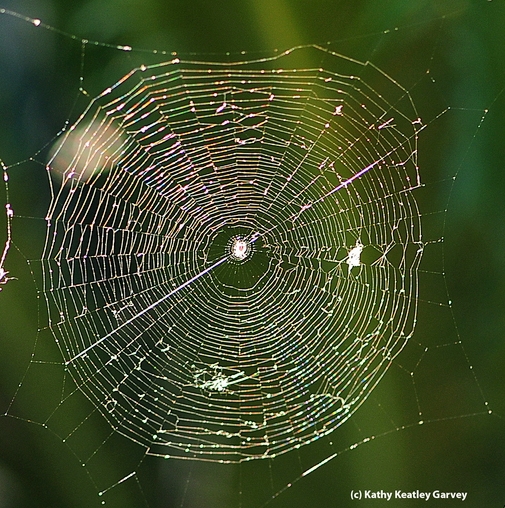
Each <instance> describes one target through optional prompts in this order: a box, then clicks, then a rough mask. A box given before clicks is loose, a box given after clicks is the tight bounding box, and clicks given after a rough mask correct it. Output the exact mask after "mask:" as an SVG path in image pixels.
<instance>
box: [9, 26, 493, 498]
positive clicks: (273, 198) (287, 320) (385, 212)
mask: <svg viewBox="0 0 505 508" xmlns="http://www.w3.org/2000/svg"><path fill="white" fill-rule="evenodd" d="M32 22H33V23H34V24H35V25H36V26H39V25H40V22H38V20H35V21H32ZM73 38H74V39H75V37H73ZM80 42H81V44H82V54H81V56H82V58H83V59H84V57H85V56H87V55H88V52H89V51H90V50H89V48H88V41H80ZM112 49H115V51H118V50H119V51H120V52H121V53H123V54H125V55H128V54H129V53H131V51H132V48H130V47H127V46H121V47H118V48H112ZM168 56H169V59H168V61H164V62H162V63H159V62H157V63H155V64H140V65H132V66H131V67H132V70H131V72H129V73H128V74H126V75H125V76H124V77H123V78H121V79H120V80H119V81H117V82H116V83H114V84H110V83H109V85H110V87H109V88H106V89H105V90H103V92H101V93H99V94H98V95H96V97H95V98H93V99H89V101H88V104H87V107H86V108H85V109H84V112H83V113H82V114H81V115H80V116H79V117H78V119H77V120H76V121H72V122H69V124H68V125H66V126H65V128H64V130H63V131H62V133H61V135H59V136H58V137H57V139H56V140H55V142H54V143H53V144H52V145H51V147H50V149H48V150H46V151H45V152H44V151H41V152H40V153H38V154H37V156H36V157H34V158H33V159H32V160H34V161H35V162H37V164H38V165H39V167H40V165H42V166H43V167H44V168H45V172H46V175H47V181H48V183H49V187H50V196H51V197H50V203H49V206H48V208H47V210H44V212H43V213H45V218H44V221H43V222H44V227H43V229H44V236H45V239H44V242H43V243H44V247H43V252H42V255H41V256H39V255H38V254H37V255H34V256H29V261H28V264H29V267H30V270H31V271H32V275H33V277H34V280H35V283H36V286H37V288H38V292H39V296H40V301H41V309H40V314H41V316H40V322H41V325H40V332H39V335H40V337H39V343H43V342H45V339H46V338H47V337H46V335H45V334H46V332H49V333H50V334H51V335H52V337H53V339H54V342H55V343H56V344H57V347H58V351H59V354H58V355H56V359H54V355H53V357H52V358H51V360H48V355H47V353H45V352H42V353H41V352H40V351H39V350H37V352H36V353H35V354H34V356H33V357H32V360H31V362H30V367H29V369H28V374H30V372H33V371H34V370H35V368H36V367H37V366H38V365H47V366H51V365H52V366H56V367H58V368H59V369H60V370H61V371H62V372H63V380H62V382H61V384H62V389H61V392H60V393H59V399H58V400H57V401H56V402H55V403H54V404H53V406H52V411H51V412H50V414H49V415H46V416H45V417H42V416H39V417H33V416H29V417H28V421H32V422H43V426H44V427H45V428H49V429H51V430H52V431H54V432H55V433H56V435H57V436H60V438H61V440H62V441H64V442H66V443H68V446H69V447H70V448H71V449H72V451H73V452H74V453H75V454H76V455H77V457H78V459H79V461H80V462H81V464H82V465H83V466H85V467H86V468H87V469H89V474H90V476H91V477H92V481H93V482H94V484H95V485H96V487H97V490H98V491H100V494H105V493H106V492H107V493H108V492H109V491H110V490H111V489H112V490H116V491H119V490H120V489H121V485H123V484H126V483H127V481H128V480H130V479H131V478H135V479H136V481H137V482H138V481H139V471H140V469H141V467H140V466H141V464H142V463H143V462H145V461H146V460H147V458H148V457H150V456H154V457H163V458H167V459H175V458H177V459H188V463H189V464H190V467H191V468H192V469H190V471H193V473H191V472H189V473H187V487H186V489H191V487H188V485H192V484H191V483H190V478H192V475H193V477H194V476H196V477H197V476H198V471H199V467H200V466H199V465H200V464H204V463H207V462H219V463H226V464H231V465H230V466H220V467H234V466H233V464H235V463H240V464H239V467H240V468H244V469H240V471H244V473H241V474H244V475H247V474H248V473H246V472H248V471H253V475H254V474H255V472H256V471H258V469H255V468H256V464H266V467H267V468H268V471H269V473H268V475H269V479H270V484H269V485H268V487H265V493H262V494H261V495H259V494H258V495H256V494H257V493H255V495H254V498H253V497H252V496H251V499H249V498H248V495H247V492H246V490H247V488H248V487H247V486H246V485H245V483H246V482H245V476H244V477H243V478H242V479H241V486H240V488H239V489H238V496H239V499H238V500H236V501H234V502H232V503H231V504H233V505H238V504H240V505H244V506H245V505H247V503H248V502H249V501H250V502H251V503H252V504H251V505H252V506H255V507H256V508H257V507H258V506H259V504H261V502H262V501H258V500H259V499H260V498H261V497H263V498H264V499H265V500H266V503H267V504H269V503H270V502H272V501H273V500H274V499H276V498H277V496H278V495H279V494H280V493H284V492H285V491H286V490H287V489H288V488H290V486H291V484H292V483H293V480H294V482H296V481H298V480H300V479H302V478H305V477H306V476H308V475H309V474H310V473H312V472H313V471H315V470H316V469H318V468H319V467H321V466H324V465H325V464H326V463H327V462H329V461H330V460H332V459H333V458H334V457H335V456H336V455H338V454H339V453H341V452H342V451H343V450H345V449H355V448H357V447H358V446H359V445H360V444H363V443H365V442H368V441H370V440H372V439H374V437H375V436H376V435H377V434H379V435H380V434H381V433H383V434H388V433H390V432H396V431H398V430H400V429H403V428H406V427H409V426H412V425H419V424H423V422H424V421H428V422H429V421H436V420H437V419H439V418H440V417H441V419H445V418H450V417H452V416H454V415H452V414H448V413H446V412H441V411H440V410H439V411H438V412H432V413H430V411H429V410H428V408H429V403H428V402H427V400H428V398H426V393H423V388H425V389H426V391H429V389H428V387H429V386H431V385H430V384H429V383H428V381H423V382H422V383H421V381H419V379H424V378H423V377H422V376H423V372H424V371H423V369H422V368H421V367H422V366H423V365H424V364H422V360H423V359H424V357H425V356H426V357H428V356H429V355H428V352H430V353H431V352H432V351H434V350H436V349H437V348H440V351H442V350H443V349H444V348H445V346H447V345H449V346H451V350H452V351H454V349H456V350H457V351H459V352H461V351H462V348H461V345H460V341H459V337H458V335H457V333H454V330H453V331H452V332H451V334H452V335H451V339H447V343H439V344H438V343H437V344H431V343H430V342H429V340H428V339H425V340H424V341H423V340H422V339H421V340H419V339H416V337H414V338H412V336H413V332H414V328H415V325H416V321H417V314H418V312H421V310H420V309H419V307H420V306H421V307H422V305H423V304H425V305H428V307H430V311H431V312H433V309H432V307H436V308H440V307H442V310H443V312H446V314H445V316H446V317H447V315H448V316H449V317H451V314H450V305H451V302H450V301H447V292H446V291H445V292H442V293H441V294H436V295H428V296H427V295H426V294H424V298H429V299H432V300H433V301H430V300H428V301H426V300H423V299H422V298H420V294H419V277H421V278H422V279H423V278H424V280H425V281H426V278H427V277H430V273H431V274H432V275H433V274H435V275H437V276H442V275H443V266H441V265H440V264H437V263H433V258H432V257H431V256H428V260H426V259H425V256H426V252H425V250H427V249H426V247H429V252H430V253H433V252H437V255H438V259H440V255H439V253H438V251H437V249H438V246H440V244H441V243H442V240H443V239H442V238H441V236H440V235H441V233H442V229H440V227H439V226H440V224H441V223H442V222H443V220H444V219H443V217H444V215H443V214H442V216H441V218H440V217H439V216H438V215H439V214H438V212H439V211H440V210H437V213H435V214H431V213H430V212H426V211H425V209H423V212H421V210H420V207H419V205H418V199H419V198H421V199H422V198H423V197H425V194H423V189H426V188H425V187H424V185H423V184H422V181H423V179H422V178H421V176H420V173H419V168H418V162H417V158H418V153H417V143H418V136H419V134H420V132H421V131H423V130H424V129H425V127H426V125H428V124H426V123H424V122H423V121H422V120H421V119H420V115H419V114H418V112H417V110H416V107H415V105H414V101H413V99H412V96H411V93H410V91H409V89H406V88H404V87H402V86H401V85H399V84H398V83H397V82H396V81H395V80H393V79H392V78H391V77H389V76H388V75H387V74H385V73H384V72H382V71H381V70H380V69H379V68H378V67H376V66H375V65H374V64H372V63H371V62H369V61H364V62H360V61H357V60H354V59H352V58H348V57H346V56H342V55H340V54H339V53H336V52H334V51H332V50H331V49H330V47H329V46H328V47H322V46H313V45H311V46H300V47H296V48H293V49H291V50H289V51H285V52H276V53H274V54H273V55H270V56H268V57H262V58H257V59H249V58H243V57H237V59H236V60H230V59H229V57H228V56H227V58H226V59H227V61H226V62H219V61H203V60H201V59H196V58H191V59H184V58H182V57H178V56H177V55H175V54H174V55H168ZM146 60H148V59H147V58H146ZM81 65H82V64H81ZM79 77H80V80H81V85H82V84H83V77H84V72H83V70H82V67H81V71H80V74H79ZM84 84H85V81H84ZM81 92H82V93H83V94H84V95H85V96H86V95H87V93H86V92H85V90H84V88H81ZM447 111H448V110H445V111H442V112H441V113H440V114H441V115H444V114H445V113H446V112H447ZM479 114H480V115H482V114H483V113H482V111H480V112H479ZM430 121H433V120H430ZM46 154H47V155H46ZM13 169H14V168H13V166H9V167H7V166H5V167H4V171H5V175H7V176H6V181H8V177H9V176H10V175H12V174H13V173H14V171H13ZM451 181H452V179H451ZM7 201H8V202H9V199H8V200H7ZM14 208H15V207H14ZM9 210H11V208H9V209H8V212H9ZM433 216H435V222H436V223H437V227H435V228H434V227H433V224H432V220H433ZM25 218H26V217H25ZM30 218H31V216H30ZM13 219H14V220H19V219H23V217H18V216H17V215H16V214H14V215H12V213H11V214H10V215H8V233H9V237H8V243H7V246H6V248H5V251H4V256H3V258H2V263H0V266H1V267H2V269H3V263H4V262H5V257H6V255H7V252H8V250H9V246H10V238H11V223H12V220H13ZM426 223H428V226H427V228H426ZM421 226H422V227H423V230H422V231H421ZM426 229H428V232H429V234H428V235H426V234H425V230H426ZM434 230H437V231H438V232H437V233H434V232H433V231H434ZM422 233H423V234H422ZM423 256H424V257H423ZM422 257H423V266H424V270H420V269H419V267H420V263H421V258H422ZM433 266H435V268H434V270H433V271H432V272H430V268H432V267H433ZM2 277H3V278H4V280H3V281H2ZM7 280H8V279H7V273H6V272H5V271H3V272H0V282H7ZM425 284H426V282H425ZM421 296H423V295H421ZM447 312H448V314H447ZM425 315H426V313H425ZM427 344H429V346H427ZM407 346H409V347H410V351H407V353H408V354H409V355H410V356H405V354H404V355H403V356H402V357H400V358H402V360H401V361H398V359H397V357H398V355H399V353H400V352H402V351H404V350H405V349H409V348H408V347H407ZM37 347H39V346H37ZM445 349H449V348H445ZM413 350H415V352H414V353H413V352H412V351H413ZM404 353H405V351H404ZM437 353H438V351H437ZM444 358H445V357H444ZM462 363H463V364H464V366H465V367H466V368H467V370H468V366H469V364H468V360H467V359H464V360H463V362H462ZM421 364H422V365H421ZM420 366H421V367H420ZM390 368H392V369H396V370H398V368H400V370H401V371H402V372H403V373H404V374H406V375H407V378H408V382H409V383H411V394H410V395H411V398H412V393H413V394H414V402H415V407H413V408H412V411H411V414H410V417H409V420H408V422H407V425H403V424H401V423H398V422H397V421H393V417H392V416H391V415H392V413H393V411H392V410H390V409H389V410H387V411H384V408H382V407H381V405H380V403H379V404H378V406H379V412H378V413H376V414H375V416H374V418H377V419H378V420H379V419H380V417H379V416H378V414H379V413H380V412H381V411H382V412H385V413H387V414H388V416H389V417H390V418H389V422H388V424H387V425H386V426H382V427H381V426H380V425H379V429H381V428H382V429H386V430H379V431H378V432H377V428H375V430H371V431H370V430H365V429H361V428H360V429H359V433H358V437H352V438H351V443H353V444H352V445H349V446H348V447H347V448H346V446H345V445H341V444H338V445H336V446H334V445H333V442H332V441H331V439H333V438H332V437H327V436H330V434H331V433H332V432H333V431H334V430H335V429H337V428H338V427H341V426H343V424H344V423H346V422H348V421H351V422H352V423H353V424H355V425H356V426H357V427H358V428H359V425H361V424H358V423H356V422H359V421H360V420H359V419H358V417H357V416H356V415H355V411H356V410H357V409H358V408H359V407H360V406H361V405H362V403H363V402H364V401H365V400H366V399H367V398H373V396H374V394H375V393H376V391H377V390H378V389H380V385H379V386H377V385H378V383H379V381H380V380H381V379H382V377H383V376H384V374H385V373H386V371H387V370H388V369H390ZM414 374H416V378H414ZM462 377H464V379H465V383H466V385H465V386H470V390H471V391H472V403H471V404H470V405H469V407H470V408H471V409H467V406H465V407H461V408H459V409H457V410H456V412H455V416H456V417H458V416H459V417H461V415H466V414H477V413H478V414H485V413H487V411H488V409H487V402H485V399H484V397H483V396H482V393H480V387H479V385H478V383H477V381H476V379H475V377H473V374H471V373H470V371H469V370H468V372H466V373H465V374H464V376H462ZM415 379H417V381H416V380H415ZM469 380H470V381H469ZM30 383H32V380H31V378H30V376H29V375H26V376H25V378H24V379H23V381H22V382H21V384H20V390H19V392H17V393H16V396H15V397H14V398H13V402H12V407H10V408H9V410H8V413H9V414H10V415H17V411H16V404H15V403H16V402H17V401H19V400H22V397H23V390H24V389H25V387H26V389H28V388H27V387H28V386H30ZM374 389H375V390H374ZM477 392H478V393H477ZM475 393H477V396H474V395H475ZM80 395H84V397H85V398H86V399H87V400H88V401H89V402H90V403H91V406H92V408H93V409H92V410H91V411H90V413H89V414H88V415H85V416H83V415H82V414H78V415H77V416H74V417H73V418H77V420H75V419H73V420H72V421H71V422H70V421H69V422H67V421H65V416H64V415H63V413H64V412H65V410H66V408H68V407H70V406H71V405H72V404H73V403H74V402H75V401H76V400H77V399H78V397H79V396H80ZM431 397H432V393H430V395H429V398H431ZM477 399H478V400H477ZM425 413H426V415H425ZM97 414H98V415H100V418H101V419H102V420H105V421H106V422H107V424H108V426H109V427H110V432H109V433H108V434H104V435H101V436H98V437H97V443H98V444H97V445H93V444H90V443H83V442H82V441H81V438H80V437H79V436H80V433H81V432H82V429H83V428H85V426H86V425H87V423H88V422H89V421H91V419H92V418H94V416H95V415H97ZM412 414H413V415H414V417H412ZM351 417H353V418H351ZM22 418H23V417H22ZM361 422H362V421H361ZM381 425H382V424H381ZM340 430H342V429H339V431H340ZM117 436H123V437H126V438H127V440H128V441H131V442H132V443H134V445H135V446H136V447H137V448H138V450H139V457H140V458H139V459H138V461H137V463H136V465H135V466H133V467H131V465H127V466H126V465H125V472H124V473H121V474H122V479H121V480H119V481H118V480H117V478H115V479H110V478H100V473H96V471H94V470H93V471H92V469H93V461H94V460H96V457H98V456H99V455H100V453H102V450H103V449H104V448H106V446H107V445H108V443H109V442H113V440H114V438H115V437H117ZM114 442H115V441H114ZM309 443H312V445H311V447H303V445H307V444H309ZM323 443H324V446H322V444H323ZM328 443H329V445H330V450H331V452H328ZM120 446H123V445H120ZM318 446H321V447H322V448H324V451H322V452H321V454H322V458H321V459H317V460H314V459H313V458H312V457H311V458H310V459H307V458H306V456H305V455H304V450H305V449H308V448H317V447H318ZM302 447H303V448H302ZM293 454H296V457H297V460H296V461H294V462H296V467H293V465H292V464H293V460H292V457H293ZM254 459H261V460H254ZM274 459H275V461H274ZM173 462H175V463H176V464H180V463H181V461H173ZM167 463H169V464H171V463H172V461H168V462H167ZM195 464H196V466H195ZM309 465H310V466H309ZM174 467H175V466H174ZM177 467H181V469H183V466H177ZM128 468H130V469H129V470H128ZM247 468H249V469H247ZM284 468H285V470H286V471H285V472H284ZM281 470H283V471H282V472H281ZM195 471H196V473H195ZM202 471H205V472H206V474H209V471H211V472H210V476H211V477H212V475H216V473H215V471H216V470H215V469H202ZM220 471H221V470H220ZM226 471H228V470H226ZM197 481H198V480H197ZM249 488H251V487H249ZM256 488H257V485H256ZM185 495H186V494H185ZM147 497H149V496H147ZM180 505H181V506H186V505H188V506H189V505H191V502H190V501H185V498H184V497H183V500H182V501H181V503H180Z"/></svg>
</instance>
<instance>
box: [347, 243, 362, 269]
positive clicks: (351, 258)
mask: <svg viewBox="0 0 505 508" xmlns="http://www.w3.org/2000/svg"><path fill="white" fill-rule="evenodd" d="M362 252H363V244H362V243H361V242H360V241H359V240H358V241H357V242H356V245H355V246H354V247H353V248H352V249H351V250H350V251H349V254H348V255H347V261H346V263H347V264H348V265H349V270H351V269H352V268H354V267H355V266H360V265H361V253H362Z"/></svg>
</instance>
